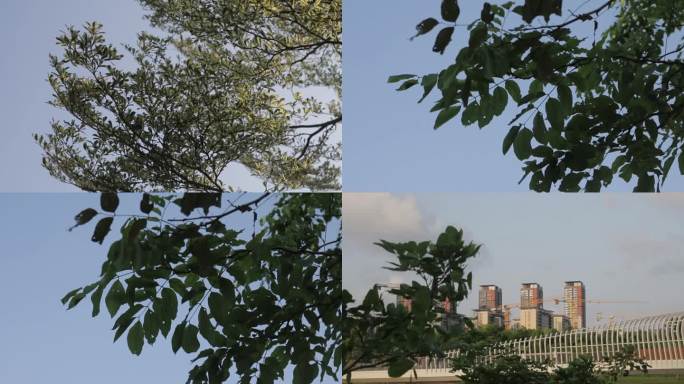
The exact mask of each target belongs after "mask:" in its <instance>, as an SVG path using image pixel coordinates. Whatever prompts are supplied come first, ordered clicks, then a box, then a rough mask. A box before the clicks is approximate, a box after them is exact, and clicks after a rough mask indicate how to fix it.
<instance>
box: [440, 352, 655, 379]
mask: <svg viewBox="0 0 684 384" xmlns="http://www.w3.org/2000/svg"><path fill="white" fill-rule="evenodd" d="M474 351H475V350H473V349H470V350H469V352H471V353H465V354H461V355H460V356H459V357H458V358H456V359H454V364H453V368H454V370H458V371H461V372H462V373H461V374H460V375H459V379H460V380H461V381H463V382H464V383H465V384H580V383H581V384H609V383H615V382H617V381H618V378H619V377H621V376H627V375H628V374H629V372H631V371H638V372H641V373H648V367H649V365H648V364H647V363H646V362H645V361H644V360H643V359H641V358H639V357H638V356H637V354H636V349H635V348H634V347H633V346H631V345H627V346H625V347H624V348H623V349H622V350H621V351H618V352H617V353H616V354H615V357H613V358H608V359H605V360H604V361H602V362H601V364H597V363H596V362H595V361H594V360H593V359H592V358H591V357H590V356H580V357H578V358H576V359H575V360H572V361H570V362H569V363H568V365H567V366H565V367H560V366H555V365H554V363H553V361H551V360H545V361H541V362H539V361H534V360H528V359H525V358H523V357H521V356H518V355H516V354H513V353H511V352H510V351H509V352H504V353H502V354H500V355H498V356H495V357H494V358H493V359H491V360H487V359H483V358H482V357H483V353H482V351H483V350H480V353H472V352H474Z"/></svg>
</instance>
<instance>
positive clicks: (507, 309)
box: [503, 297, 646, 321]
mask: <svg viewBox="0 0 684 384" xmlns="http://www.w3.org/2000/svg"><path fill="white" fill-rule="evenodd" d="M565 302H567V300H565V299H561V298H558V297H552V298H548V299H542V300H538V301H537V303H542V304H543V303H553V304H555V305H560V303H565ZM584 302H585V303H586V304H644V303H646V302H645V301H637V300H585V301H584ZM513 308H520V303H515V304H504V305H503V312H504V318H509V319H510V317H511V316H510V313H511V309H513ZM597 317H598V316H597ZM614 318H615V316H611V317H610V319H611V321H612V320H613V319H614ZM597 321H600V320H598V318H597Z"/></svg>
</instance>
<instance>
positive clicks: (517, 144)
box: [513, 128, 533, 160]
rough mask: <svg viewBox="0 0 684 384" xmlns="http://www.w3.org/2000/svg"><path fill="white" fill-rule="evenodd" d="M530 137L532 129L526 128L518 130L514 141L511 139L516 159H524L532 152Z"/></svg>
mask: <svg viewBox="0 0 684 384" xmlns="http://www.w3.org/2000/svg"><path fill="white" fill-rule="evenodd" d="M532 137H533V135H532V131H530V130H529V129H527V128H523V129H521V130H520V132H518V135H517V136H516V138H515V141H513V152H515V156H516V157H517V158H518V159H520V160H525V159H527V158H528V157H530V155H531V154H532V144H531V141H532Z"/></svg>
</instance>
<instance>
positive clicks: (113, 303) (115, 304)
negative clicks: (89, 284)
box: [105, 280, 125, 317]
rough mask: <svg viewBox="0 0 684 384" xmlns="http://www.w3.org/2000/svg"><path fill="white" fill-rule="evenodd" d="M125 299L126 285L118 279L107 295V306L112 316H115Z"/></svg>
mask: <svg viewBox="0 0 684 384" xmlns="http://www.w3.org/2000/svg"><path fill="white" fill-rule="evenodd" d="M124 301H125V291H124V287H123V285H122V284H121V282H120V281H119V280H117V281H115V282H114V284H112V287H111V288H109V292H108V293H107V296H105V305H106V306H107V311H109V315H110V316H111V317H114V315H116V312H118V311H119V308H120V307H121V305H122V304H123V303H124Z"/></svg>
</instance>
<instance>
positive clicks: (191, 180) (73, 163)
mask: <svg viewBox="0 0 684 384" xmlns="http://www.w3.org/2000/svg"><path fill="white" fill-rule="evenodd" d="M139 1H140V3H141V4H142V5H143V6H144V8H145V9H146V10H147V11H148V14H147V18H148V19H149V21H150V22H151V24H152V26H154V27H156V28H157V30H160V31H161V32H160V33H158V34H156V35H155V34H152V33H148V32H142V33H140V34H139V36H138V41H137V44H136V45H126V46H125V51H126V53H127V55H126V56H125V55H124V54H123V53H122V52H120V50H119V49H117V48H116V47H115V46H114V45H112V44H109V43H108V42H107V41H106V39H105V36H104V33H103V31H102V26H101V25H99V24H98V23H95V22H93V23H88V24H87V25H85V26H84V28H83V29H82V30H79V29H76V28H74V27H69V28H68V29H67V30H66V31H64V33H63V34H62V35H61V36H59V37H58V38H57V42H58V45H59V46H60V47H61V48H62V49H63V53H62V55H61V56H57V55H51V56H50V63H51V66H52V72H51V73H50V74H49V77H48V80H49V83H50V85H51V86H52V89H53V91H54V95H53V99H52V100H51V102H50V103H51V104H52V105H53V106H55V107H58V108H61V109H63V110H65V111H67V112H68V113H69V114H70V115H71V119H65V120H62V121H53V122H52V131H51V133H49V134H44V135H38V134H37V135H35V139H36V140H37V142H38V143H39V144H40V146H41V147H42V149H43V166H44V167H45V168H46V169H47V170H48V171H49V172H50V174H51V175H52V176H54V177H56V178H57V179H59V180H61V181H63V182H66V183H70V184H73V185H75V186H77V187H79V188H81V189H84V190H90V191H102V190H107V191H140V190H147V191H150V190H178V189H189V190H199V191H223V190H230V189H232V188H233V186H231V185H225V184H224V181H223V180H225V176H226V175H225V174H224V173H225V172H229V171H230V170H229V169H228V167H229V166H230V165H232V164H241V165H243V166H245V167H246V168H247V169H248V170H249V171H250V172H251V173H252V174H253V175H255V176H256V177H258V178H260V179H261V180H262V181H263V182H264V186H265V187H266V188H267V190H279V189H282V188H309V189H312V190H313V189H315V190H323V189H335V188H338V186H339V185H338V184H339V182H338V181H339V180H338V179H339V173H340V172H339V160H340V144H339V143H338V142H337V140H336V139H335V138H334V137H333V134H334V132H335V131H336V129H337V127H338V126H339V125H340V123H341V120H342V115H341V109H340V105H339V104H340V103H339V98H340V88H341V69H340V65H341V63H340V56H341V2H340V1H339V0H334V1H308V0H305V1H299V0H297V1H290V0H269V1H262V0H246V1H238V0H230V1H222V0H221V1H219V0H206V1H205V0H202V1H195V0H173V1H158V0H139ZM320 89H328V90H331V91H332V92H330V93H331V94H335V95H337V96H336V97H333V99H332V100H331V101H328V100H326V99H324V98H321V97H314V96H315V95H317V94H321V92H320Z"/></svg>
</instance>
